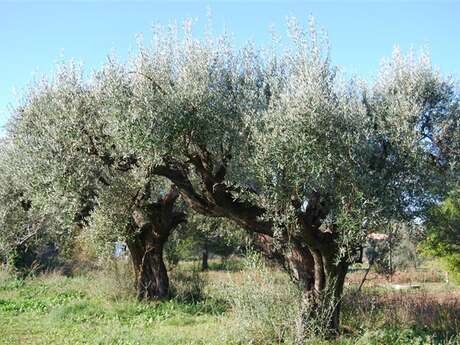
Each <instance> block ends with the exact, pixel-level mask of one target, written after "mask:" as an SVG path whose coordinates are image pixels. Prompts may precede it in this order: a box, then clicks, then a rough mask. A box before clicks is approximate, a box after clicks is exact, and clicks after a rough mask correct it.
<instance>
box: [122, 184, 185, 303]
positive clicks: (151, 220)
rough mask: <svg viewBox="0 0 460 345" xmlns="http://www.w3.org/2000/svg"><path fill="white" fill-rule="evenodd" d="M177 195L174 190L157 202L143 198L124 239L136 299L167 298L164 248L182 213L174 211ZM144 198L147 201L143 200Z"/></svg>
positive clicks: (167, 286) (167, 280)
mask: <svg viewBox="0 0 460 345" xmlns="http://www.w3.org/2000/svg"><path fill="white" fill-rule="evenodd" d="M178 196H179V193H178V191H177V189H176V188H175V187H173V188H172V189H171V190H170V191H169V193H167V194H166V195H165V196H164V197H162V198H160V199H159V200H158V201H157V202H154V203H151V202H149V201H148V198H145V195H144V196H143V199H140V200H139V202H138V206H139V207H138V208H137V209H136V210H135V211H134V212H133V215H132V218H133V221H132V228H131V231H130V233H129V236H128V239H127V245H128V248H129V251H130V253H131V259H132V262H133V267H134V274H135V288H136V292H137V297H138V299H167V298H168V297H169V278H168V272H167V270H166V265H165V263H164V260H163V248H164V245H165V243H166V241H167V240H168V237H169V235H170V234H171V233H172V231H173V230H174V229H175V228H176V227H177V225H179V224H180V223H182V222H185V214H184V213H183V212H179V211H176V210H175V209H174V203H175V201H176V199H177V198H178ZM146 199H147V200H146Z"/></svg>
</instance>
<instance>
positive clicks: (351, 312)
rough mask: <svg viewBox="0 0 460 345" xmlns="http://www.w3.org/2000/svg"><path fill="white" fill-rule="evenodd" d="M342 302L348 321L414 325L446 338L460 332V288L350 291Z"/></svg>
mask: <svg viewBox="0 0 460 345" xmlns="http://www.w3.org/2000/svg"><path fill="white" fill-rule="evenodd" d="M343 305H344V312H345V315H346V318H347V321H348V322H350V321H351V322H352V321H353V320H365V322H366V323H369V324H374V327H375V324H376V323H379V324H381V325H382V326H383V325H394V326H401V325H405V327H407V326H409V327H412V326H413V327H416V328H419V329H429V330H430V331H431V332H433V333H437V334H439V335H442V336H445V337H447V336H449V335H455V334H458V332H459V331H460V291H450V292H427V291H417V292H409V291H406V292H395V291H384V292H376V291H373V292H362V293H350V294H347V295H345V296H344V304H343ZM355 326H356V325H355Z"/></svg>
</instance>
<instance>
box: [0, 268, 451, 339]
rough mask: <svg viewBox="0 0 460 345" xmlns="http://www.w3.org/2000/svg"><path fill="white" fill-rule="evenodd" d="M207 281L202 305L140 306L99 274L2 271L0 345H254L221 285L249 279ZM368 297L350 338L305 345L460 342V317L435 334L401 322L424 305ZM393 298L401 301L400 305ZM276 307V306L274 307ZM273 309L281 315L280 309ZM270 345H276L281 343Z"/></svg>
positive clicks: (349, 311) (353, 305)
mask: <svg viewBox="0 0 460 345" xmlns="http://www.w3.org/2000/svg"><path fill="white" fill-rule="evenodd" d="M206 275H207V276H208V277H210V280H211V281H210V282H209V285H208V288H207V289H206V294H205V298H204V299H203V300H201V301H197V302H194V303H191V302H185V301H182V300H178V299H173V300H171V301H168V302H163V303H159V302H152V303H146V302H139V301H137V300H135V299H134V298H133V297H132V295H131V294H130V293H129V292H126V291H120V289H119V287H118V286H116V284H115V283H114V281H113V280H112V279H110V278H109V276H108V275H107V274H103V273H101V272H92V273H88V274H85V275H81V276H76V277H72V278H69V277H64V276H61V275H59V274H48V275H44V276H38V277H35V278H28V279H26V280H17V279H14V278H12V277H10V276H7V275H6V274H5V273H4V272H1V270H0V344H5V345H13V344H21V345H22V344H72V345H74V344H123V345H125V344H126V345H129V344H142V345H148V344H155V345H157V344H158V345H161V344H165V345H166V344H168V345H170V344H171V345H174V344H206V345H208V344H209V345H213V344H219V345H224V344H229V345H230V344H235V345H236V344H241V345H243V344H248V342H247V337H241V334H238V333H239V332H240V331H241V327H239V325H238V322H239V321H238V319H237V317H236V316H235V315H236V314H237V313H235V311H234V310H232V309H231V305H232V302H231V298H229V299H228V300H226V298H227V297H226V296H227V295H228V294H229V293H230V292H227V291H226V290H225V283H226V282H222V281H223V280H225V279H230V280H232V281H233V282H234V284H236V285H235V286H234V288H236V289H239V288H240V284H241V281H242V279H244V274H242V273H241V272H227V273H222V272H209V273H207V274H206ZM262 283H263V281H262ZM275 284H282V279H278V278H277V279H275ZM243 285H244V284H243ZM249 287H250V286H249ZM278 287H279V286H278ZM427 287H428V285H427ZM428 288H430V290H431V287H428ZM271 290H274V289H271V288H270V286H268V287H266V289H265V290H264V291H265V293H267V294H270V293H271V292H270V291H271ZM229 291H230V290H229ZM251 291H254V294H256V293H259V292H260V291H261V287H260V286H259V287H254V289H252V288H251V289H250V290H248V292H251ZM449 291H450V292H449V294H451V293H457V294H458V293H459V290H458V287H455V286H451V287H450V290H449ZM236 292H237V293H238V290H237V291H236ZM365 293H366V294H368V295H364V296H361V297H360V299H359V300H356V299H355V300H353V299H351V300H349V301H347V302H346V303H347V305H345V306H344V313H343V322H342V324H343V326H344V330H346V332H344V335H342V336H341V337H340V338H339V339H336V340H334V341H326V340H320V339H309V340H307V341H306V344H311V345H317V344H320V345H321V344H324V345H331V344H334V345H352V344H361V345H368V344H369V345H384V344H391V345H423V344H452V345H453V344H457V343H458V341H459V340H460V339H459V338H458V337H455V330H454V331H453V332H452V330H451V328H452V325H454V327H455V325H457V324H458V325H460V320H457V321H458V323H453V321H452V320H450V319H451V318H452V315H453V316H454V317H456V315H457V316H458V314H455V313H456V312H458V310H457V311H455V310H454V311H453V314H452V311H448V312H449V313H451V314H449V315H446V323H449V325H448V326H449V327H450V328H449V329H448V328H447V326H446V330H447V329H448V330H449V332H447V331H446V332H445V333H442V332H437V330H436V329H435V323H433V325H430V324H428V325H425V326H424V325H423V324H418V323H417V322H415V321H414V322H412V321H411V319H410V315H409V316H408V318H407V320H405V319H404V320H403V319H401V321H400V322H399V321H398V320H400V319H399V318H400V317H402V316H401V315H403V316H404V315H405V314H404V312H405V311H406V309H407V310H409V314H410V311H411V310H412V309H411V308H414V306H415V307H423V308H425V306H424V304H423V303H422V301H421V300H420V301H419V299H416V298H415V297H414V298H405V297H404V296H399V295H398V296H396V297H394V296H393V295H391V292H389V291H384V290H375V291H373V292H365ZM417 293H419V292H417ZM432 293H433V294H438V293H439V294H441V293H442V288H441V287H439V286H436V288H435V289H433V290H432ZM444 293H445V292H444ZM261 296H262V295H261ZM262 297H264V296H262ZM265 297H266V296H265ZM265 297H264V298H265ZM407 297H409V295H407ZM395 298H399V299H396V302H394V300H395ZM379 299H381V300H379ZM401 301H408V302H401ZM256 302H257V301H256ZM243 303H246V302H244V301H243ZM270 303H272V304H276V303H277V302H276V299H275V300H273V301H272V302H270ZM385 303H390V304H387V305H385ZM391 303H402V304H404V303H406V305H403V306H401V310H400V312H401V313H402V314H394V315H393V316H392V317H393V318H395V319H394V320H393V319H391V318H390V316H389V314H388V315H387V312H389V311H390V310H392V309H391V308H394V304H391ZM411 303H412V304H411ZM398 305H399V304H398ZM255 307H258V305H257V303H256V304H255ZM457 307H458V305H457ZM274 308H275V311H274V312H275V313H276V305H275V306H274ZM398 308H399V307H398ZM404 308H405V309H404ZM453 308H456V306H455V305H454V307H453ZM423 310H427V311H428V312H433V318H438V319H439V317H443V316H442V315H440V316H439V315H438V314H439V313H438V310H437V309H434V311H432V310H431V309H423ZM446 310H447V309H446ZM434 312H436V313H438V314H435V313H434ZM281 317H285V316H284V315H281ZM449 318H450V319H449ZM428 320H429V319H428ZM433 320H434V319H433ZM441 320H442V319H441ZM454 321H455V320H454ZM256 322H257V320H256ZM428 323H429V322H428ZM436 327H441V328H442V327H444V326H443V325H441V326H439V325H436ZM261 330H262V331H264V329H261ZM242 339H246V340H244V341H243V340H242ZM261 339H263V340H261V341H258V340H257V339H256V338H254V339H253V340H252V342H251V344H254V345H256V344H260V345H269V344H270V341H269V342H267V339H266V338H263V337H262V338H261ZM272 344H277V342H276V340H275V339H273V342H272Z"/></svg>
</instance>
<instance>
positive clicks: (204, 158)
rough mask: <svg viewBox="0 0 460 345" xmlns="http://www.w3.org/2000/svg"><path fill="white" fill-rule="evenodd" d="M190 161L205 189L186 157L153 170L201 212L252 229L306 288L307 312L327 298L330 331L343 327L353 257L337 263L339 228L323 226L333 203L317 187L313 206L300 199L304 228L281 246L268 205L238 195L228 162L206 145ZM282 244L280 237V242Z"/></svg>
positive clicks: (316, 310) (319, 309)
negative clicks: (217, 161) (217, 159)
mask: <svg viewBox="0 0 460 345" xmlns="http://www.w3.org/2000/svg"><path fill="white" fill-rule="evenodd" d="M189 162H190V163H189V164H191V165H193V168H194V170H195V171H196V172H197V173H198V175H199V176H200V179H201V181H200V182H201V185H202V188H203V189H199V188H196V186H195V185H194V184H192V183H191V179H190V178H189V171H190V169H189V168H188V166H187V165H186V164H184V163H181V162H178V161H173V160H171V159H169V160H165V164H164V165H162V166H157V167H155V168H154V169H153V173H155V174H157V175H160V176H164V177H166V178H168V179H169V180H170V181H172V182H173V183H175V184H176V186H177V187H178V188H179V190H180V193H181V195H182V197H183V199H184V200H185V202H186V203H187V205H188V206H189V207H191V208H192V209H194V210H195V211H196V212H198V213H201V214H204V215H207V216H211V217H225V218H228V219H230V220H232V221H233V222H235V223H236V224H237V225H239V226H240V227H242V228H243V229H245V230H247V231H248V233H249V234H251V235H252V238H253V240H254V245H255V247H256V248H257V249H258V250H260V251H261V252H262V253H264V255H265V256H266V257H267V258H269V259H271V260H274V261H275V262H277V263H278V264H279V265H280V266H282V267H283V268H284V269H285V270H286V271H287V272H289V273H290V275H291V277H292V279H293V280H294V281H295V282H297V283H298V284H299V286H300V287H301V288H302V291H303V292H304V297H305V298H304V300H305V301H307V302H308V303H309V307H308V309H309V310H310V311H309V313H308V315H305V317H310V318H320V317H321V316H322V315H323V314H324V312H325V310H324V309H325V305H324V303H323V302H324V300H325V299H329V301H328V303H330V305H332V306H333V308H332V309H331V310H330V312H329V313H328V316H327V317H326V318H325V319H324V320H323V323H324V327H325V328H326V329H327V333H329V334H331V335H334V334H338V333H339V318H340V298H341V295H342V291H343V284H344V279H345V275H346V273H347V269H348V263H347V262H345V261H343V260H342V261H343V262H339V263H336V261H337V259H338V258H339V249H338V245H337V241H336V231H334V230H335V229H328V230H326V231H325V230H323V229H320V226H321V225H322V221H323V220H324V218H325V216H326V215H327V212H328V210H327V208H326V207H325V206H324V205H323V204H322V203H321V198H320V195H319V194H317V193H313V194H312V195H311V197H310V200H308V207H307V208H306V209H305V210H302V207H301V204H302V202H300V201H298V202H297V204H298V205H297V207H296V206H295V205H294V207H295V208H296V210H297V214H298V224H296V226H295V227H296V228H298V229H300V231H299V233H296V234H288V231H287V230H286V232H285V235H284V236H285V237H284V238H282V239H279V238H277V239H276V241H280V240H281V241H282V243H281V246H279V245H276V244H275V237H274V226H273V222H272V221H271V220H267V217H263V216H265V215H266V210H265V209H264V208H262V207H259V206H258V205H255V204H253V203H250V202H248V201H242V200H239V199H235V198H234V194H233V192H235V189H234V187H233V186H230V185H227V184H226V183H225V182H224V178H225V173H226V167H225V165H222V166H221V167H220V168H219V169H216V167H213V164H212V160H211V159H210V158H209V153H207V152H206V151H204V152H201V153H199V154H195V155H190V156H189ZM277 244H279V243H277Z"/></svg>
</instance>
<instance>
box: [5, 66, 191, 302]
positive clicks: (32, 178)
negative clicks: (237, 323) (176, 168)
mask: <svg viewBox="0 0 460 345" xmlns="http://www.w3.org/2000/svg"><path fill="white" fill-rule="evenodd" d="M105 98H106V97H105V91H104V85H101V84H100V83H99V82H98V75H95V76H94V77H93V79H91V80H90V81H86V80H84V78H83V75H82V71H81V68H80V67H79V66H77V65H75V64H70V65H67V66H61V67H60V68H59V69H58V70H57V72H56V75H55V76H54V77H53V78H52V79H51V80H43V81H40V82H38V83H35V84H34V85H33V86H32V87H31V89H30V92H29V94H28V95H27V97H26V98H25V100H24V101H23V104H22V105H21V106H20V107H19V108H18V109H17V111H16V114H15V117H14V118H13V120H12V121H11V123H10V124H9V128H10V130H9V137H10V138H11V141H12V143H13V145H14V148H15V150H16V151H17V152H19V153H20V155H21V164H22V166H23V167H25V168H26V169H24V171H23V172H22V177H21V178H20V179H19V180H18V181H19V184H20V186H21V187H22V188H24V189H26V190H27V191H28V195H30V196H31V197H32V199H33V200H32V204H33V205H37V206H38V207H39V206H40V205H42V206H43V207H42V214H43V215H46V216H47V217H49V215H50V214H59V216H60V217H61V218H63V219H64V220H65V222H63V223H62V224H64V223H66V224H67V225H68V226H70V225H71V224H77V225H78V226H79V227H80V228H82V227H86V228H88V227H89V226H90V225H91V224H99V225H101V224H104V225H106V226H112V228H104V227H102V226H96V225H95V229H94V230H97V231H100V236H98V238H100V239H101V240H106V241H108V242H109V243H112V245H113V243H114V242H113V241H114V240H115V239H120V238H121V239H123V240H124V241H125V242H126V243H127V245H128V247H129V249H130V253H131V258H132V261H133V264H134V272H135V274H136V288H137V294H138V297H139V298H160V299H161V298H166V297H168V296H169V281H168V276H167V272H166V268H165V265H164V261H163V246H164V243H165V242H166V240H167V239H168V236H169V235H170V233H171V231H172V230H173V229H174V228H175V227H176V226H177V225H178V224H179V223H181V222H184V221H185V213H184V212H182V211H180V210H178V209H177V207H176V206H177V205H176V200H177V198H178V196H179V194H178V192H177V190H176V188H175V187H172V188H170V187H169V186H168V185H167V184H165V181H164V179H163V180H162V179H161V178H155V177H154V176H153V175H152V174H151V173H150V172H149V169H148V167H146V166H145V165H143V164H142V163H141V162H138V159H137V158H136V157H133V156H132V155H124V154H122V153H121V152H120V151H119V150H118V145H117V143H116V142H115V141H114V140H113V137H112V136H111V135H110V130H111V128H112V126H113V125H114V122H113V121H112V120H113V118H112V116H114V114H112V113H110V111H111V108H110V104H107V103H106V99H105ZM108 113H109V114H110V115H107V114H108ZM115 125H116V123H115ZM34 198H35V199H36V200H35V199H34ZM103 211H104V212H105V213H104V215H103V216H101V213H102V212H103ZM93 218H97V219H93ZM103 218H105V223H104V222H102V221H101V219H103ZM120 219H123V221H121V220H120Z"/></svg>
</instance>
